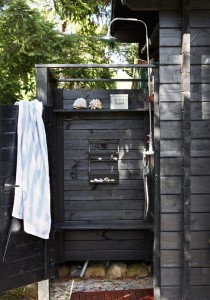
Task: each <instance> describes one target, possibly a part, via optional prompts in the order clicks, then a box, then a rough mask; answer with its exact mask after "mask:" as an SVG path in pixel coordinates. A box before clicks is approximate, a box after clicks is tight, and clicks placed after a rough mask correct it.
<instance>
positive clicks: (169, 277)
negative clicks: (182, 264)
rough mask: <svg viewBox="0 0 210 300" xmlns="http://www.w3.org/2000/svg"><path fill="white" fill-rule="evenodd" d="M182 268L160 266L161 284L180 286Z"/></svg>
mask: <svg viewBox="0 0 210 300" xmlns="http://www.w3.org/2000/svg"><path fill="white" fill-rule="evenodd" d="M181 274H182V268H161V284H162V286H163V287H165V286H180V285H181V282H182V276H181Z"/></svg>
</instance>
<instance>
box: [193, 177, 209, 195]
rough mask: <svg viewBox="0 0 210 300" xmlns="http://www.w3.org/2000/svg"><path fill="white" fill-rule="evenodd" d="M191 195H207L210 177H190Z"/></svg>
mask: <svg viewBox="0 0 210 300" xmlns="http://www.w3.org/2000/svg"><path fill="white" fill-rule="evenodd" d="M191 180H192V193H193V194H209V193H210V185H209V182H210V181H209V180H210V176H193V177H192V179H191Z"/></svg>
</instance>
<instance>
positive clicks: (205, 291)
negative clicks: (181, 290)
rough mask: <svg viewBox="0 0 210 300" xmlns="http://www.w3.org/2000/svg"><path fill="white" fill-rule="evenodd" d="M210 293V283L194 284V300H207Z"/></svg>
mask: <svg viewBox="0 0 210 300" xmlns="http://www.w3.org/2000/svg"><path fill="white" fill-rule="evenodd" d="M209 295H210V287H209V285H207V286H205V285H203V286H192V300H197V299H199V300H206V299H208V297H209Z"/></svg>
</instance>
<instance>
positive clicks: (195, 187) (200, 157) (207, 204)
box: [190, 6, 210, 300]
mask: <svg viewBox="0 0 210 300" xmlns="http://www.w3.org/2000/svg"><path fill="white" fill-rule="evenodd" d="M202 8H203V10H201V9H200V8H197V9H193V10H191V13H190V33H191V95H192V96H191V101H192V102H191V106H192V114H191V120H192V122H191V124H192V125H191V126H192V148H191V175H192V179H191V222H192V223H191V227H192V241H191V248H192V265H191V285H192V299H193V300H195V299H198V298H199V299H202V300H203V299H210V244H209V237H210V219H209V215H210V171H209V168H208V167H207V166H209V162H210V134H209V133H210V131H209V129H210V97H209V96H210V93H209V92H210V65H209V63H210V9H206V10H204V8H205V6H203V7H202Z"/></svg>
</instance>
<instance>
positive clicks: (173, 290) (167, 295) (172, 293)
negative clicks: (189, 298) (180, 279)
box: [161, 286, 182, 300]
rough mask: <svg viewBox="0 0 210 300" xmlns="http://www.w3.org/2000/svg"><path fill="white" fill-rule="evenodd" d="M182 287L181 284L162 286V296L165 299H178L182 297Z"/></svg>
mask: <svg viewBox="0 0 210 300" xmlns="http://www.w3.org/2000/svg"><path fill="white" fill-rule="evenodd" d="M181 293H182V291H181V287H180V286H171V287H170V286H169V287H165V286H164V287H162V288H161V296H162V297H163V299H170V300H177V299H181V298H182V296H181Z"/></svg>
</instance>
